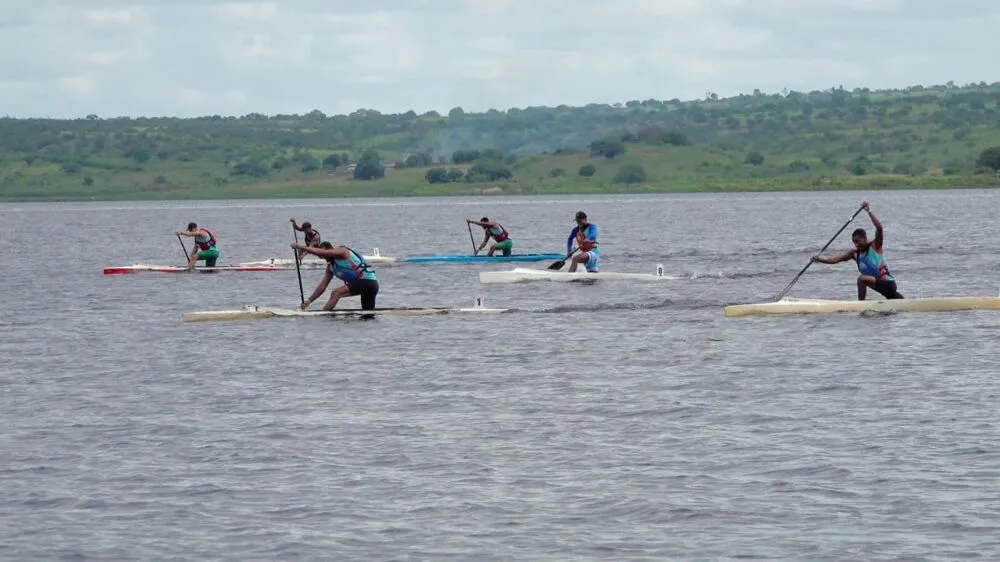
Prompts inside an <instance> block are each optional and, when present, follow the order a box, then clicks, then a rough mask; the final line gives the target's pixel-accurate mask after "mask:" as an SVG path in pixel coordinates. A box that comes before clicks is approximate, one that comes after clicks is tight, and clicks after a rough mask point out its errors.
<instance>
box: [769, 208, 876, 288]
mask: <svg viewBox="0 0 1000 562" xmlns="http://www.w3.org/2000/svg"><path fill="white" fill-rule="evenodd" d="M863 210H864V207H859V208H858V210H857V211H855V212H854V214H853V215H851V218H849V219H847V222H845V223H844V226H842V227H840V230H838V231H837V233H836V234H834V235H833V238H830V241H829V242H827V243H826V245H825V246H823V249H821V250H820V251H819V253H821V254H822V253H823V252H825V251H826V249H827V247H828V246H829V245H830V244H833V241H834V240H836V239H837V237H838V236H840V233H841V232H843V231H844V229H845V228H847V225H849V224H851V223H852V222H854V219H855V218H856V217H857V216H858V214H859V213H860V212H861V211H863ZM812 264H813V262H812V260H811V259H810V260H809V263H807V264H806V266H805V267H803V268H802V271H800V272H799V274H798V275H796V276H795V279H792V282H791V283H789V284H788V285H787V286H786V287H785V288H784V289H783V290H782V291H781V292H780V293H778V296H777V297H776V298H775V299H774V300H776V301H780V300H781V299H782V298H784V296H785V295H786V294H788V291H790V290H791V289H792V285H795V283H796V281H798V280H799V277H802V274H803V273H805V272H806V270H807V269H809V266H810V265H812Z"/></svg>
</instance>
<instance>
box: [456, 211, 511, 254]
mask: <svg viewBox="0 0 1000 562" xmlns="http://www.w3.org/2000/svg"><path fill="white" fill-rule="evenodd" d="M465 222H467V223H469V224H477V225H479V226H481V227H483V230H485V231H486V237H485V238H483V243H482V244H480V245H479V249H480V250H482V249H483V248H485V247H486V243H487V242H489V241H490V238H491V237H492V238H493V239H494V240H496V243H495V244H493V245H492V246H490V251H489V252H487V254H486V255H488V256H492V255H493V253H494V252H496V251H497V250H500V251H502V252H503V255H505V256H509V255H510V251H511V250H512V249H513V248H514V240H512V239H511V237H510V232H507V229H506V228H504V227H503V225H502V224H500V223H498V222H497V221H491V220H490V219H489V217H483V218H481V219H479V220H477V221H474V220H466V221H465Z"/></svg>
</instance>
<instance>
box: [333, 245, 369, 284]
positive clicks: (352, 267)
mask: <svg viewBox="0 0 1000 562" xmlns="http://www.w3.org/2000/svg"><path fill="white" fill-rule="evenodd" d="M342 247H343V248H347V246H342ZM347 251H348V252H350V257H349V259H346V260H344V259H339V258H334V259H333V261H331V262H330V266H329V268H328V269H329V270H330V273H332V274H333V276H334V277H336V278H337V279H340V280H341V281H346V282H351V281H357V280H358V279H368V280H369V281H377V280H378V278H376V277H375V272H374V271H372V269H371V266H369V265H368V262H366V261H365V259H364V258H363V257H361V254H359V253H357V252H355V251H354V250H352V249H350V248H347Z"/></svg>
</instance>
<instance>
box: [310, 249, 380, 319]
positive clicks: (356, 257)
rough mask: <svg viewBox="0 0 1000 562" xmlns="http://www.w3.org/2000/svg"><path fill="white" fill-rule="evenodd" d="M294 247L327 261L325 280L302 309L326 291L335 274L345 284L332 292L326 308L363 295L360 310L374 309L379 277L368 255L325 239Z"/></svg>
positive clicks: (324, 307)
mask: <svg viewBox="0 0 1000 562" xmlns="http://www.w3.org/2000/svg"><path fill="white" fill-rule="evenodd" d="M292 248H294V249H296V250H302V251H303V252H305V253H308V254H313V255H314V256H319V257H321V258H323V259H325V260H326V262H327V264H328V265H327V267H326V270H325V273H324V274H323V279H322V280H320V282H319V285H316V290H315V291H313V292H312V294H311V295H309V298H308V299H306V301H305V302H304V303H302V306H300V307H299V308H301V309H302V310H305V309H307V308H309V305H310V304H312V303H313V301H315V300H316V299H318V298H319V297H320V295H322V294H323V293H324V292H325V291H326V287H327V286H328V285H329V284H330V280H331V279H333V278H334V277H336V278H337V279H340V280H341V281H343V282H344V284H343V285H341V286H340V287H337V288H336V289H334V290H333V291H331V292H330V298H329V299H328V300H327V301H326V304H325V305H323V310H327V311H329V310H333V308H334V307H335V306H337V302H338V301H339V300H340V299H342V298H345V297H355V296H360V297H361V310H372V309H374V308H375V296H376V295H378V278H377V277H375V271H374V270H372V268H371V266H370V265H368V263H367V262H365V258H364V257H362V256H361V254H359V253H357V252H355V251H354V250H352V249H350V248H348V247H347V246H337V247H334V246H333V244H331V243H329V242H322V243H320V245H319V246H318V247H315V248H313V247H309V246H303V245H302V244H292Z"/></svg>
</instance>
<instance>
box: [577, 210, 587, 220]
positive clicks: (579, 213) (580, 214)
mask: <svg viewBox="0 0 1000 562" xmlns="http://www.w3.org/2000/svg"><path fill="white" fill-rule="evenodd" d="M585 218H587V213H584V212H583V211H577V212H576V220H580V219H585Z"/></svg>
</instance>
